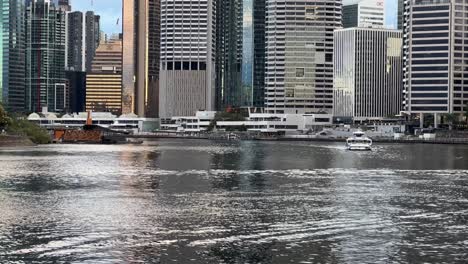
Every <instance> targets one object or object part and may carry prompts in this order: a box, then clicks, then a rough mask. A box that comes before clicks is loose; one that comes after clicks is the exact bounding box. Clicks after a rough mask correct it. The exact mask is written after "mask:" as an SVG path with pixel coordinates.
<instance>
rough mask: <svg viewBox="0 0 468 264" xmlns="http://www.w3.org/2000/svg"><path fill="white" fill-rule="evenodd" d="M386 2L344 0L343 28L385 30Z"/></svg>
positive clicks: (376, 0) (378, 0)
mask: <svg viewBox="0 0 468 264" xmlns="http://www.w3.org/2000/svg"><path fill="white" fill-rule="evenodd" d="M384 26H385V0H344V1H343V27H344V28H349V27H365V28H383V27H384Z"/></svg>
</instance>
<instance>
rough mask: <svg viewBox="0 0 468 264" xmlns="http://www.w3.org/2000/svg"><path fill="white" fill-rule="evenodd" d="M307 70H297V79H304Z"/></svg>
mask: <svg viewBox="0 0 468 264" xmlns="http://www.w3.org/2000/svg"><path fill="white" fill-rule="evenodd" d="M304 75H305V70H304V68H296V78H304Z"/></svg>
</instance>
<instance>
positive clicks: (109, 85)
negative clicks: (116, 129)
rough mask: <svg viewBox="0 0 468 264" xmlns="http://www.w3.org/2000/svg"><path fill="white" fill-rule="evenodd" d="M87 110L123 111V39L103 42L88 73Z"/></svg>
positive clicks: (116, 112)
mask: <svg viewBox="0 0 468 264" xmlns="http://www.w3.org/2000/svg"><path fill="white" fill-rule="evenodd" d="M86 110H87V111H94V112H112V113H114V114H120V113H121V112H122V40H121V39H112V40H110V41H109V42H107V43H101V44H100V45H99V47H98V49H97V50H96V55H95V56H94V59H93V63H92V67H91V71H90V72H87V73H86Z"/></svg>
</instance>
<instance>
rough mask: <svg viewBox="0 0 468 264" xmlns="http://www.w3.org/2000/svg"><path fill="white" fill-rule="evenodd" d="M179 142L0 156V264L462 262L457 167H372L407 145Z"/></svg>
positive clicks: (466, 203) (462, 178)
mask: <svg viewBox="0 0 468 264" xmlns="http://www.w3.org/2000/svg"><path fill="white" fill-rule="evenodd" d="M184 144H185V143H184V142H173V143H171V142H169V143H167V142H156V143H155V145H154V146H146V145H142V146H89V145H87V146H84V145H78V146H67V145H64V146H44V147H38V148H28V149H26V150H9V151H8V152H2V153H1V154H0V168H1V169H0V212H1V213H0V263H15V262H21V261H24V260H25V259H28V260H34V259H35V258H38V259H41V260H43V262H42V263H54V262H64V263H68V262H70V263H74V262H87V263H100V262H102V263H119V262H123V260H125V261H124V262H127V263H137V262H139V263H171V262H175V263H177V262H178V263H184V261H186V260H190V259H191V260H193V261H191V262H193V263H289V262H291V263H301V262H302V263H339V262H342V263H364V262H368V263H379V262H396V263H407V262H411V261H409V259H408V257H407V256H409V255H411V254H414V252H419V253H420V254H419V255H418V260H420V261H422V262H446V263H457V262H458V263H463V261H464V260H466V258H465V256H464V254H466V253H465V252H466V245H467V244H468V239H467V237H468V225H467V222H466V215H467V214H468V200H467V197H466V194H467V193H468V170H464V169H460V168H459V169H456V168H457V167H456V166H454V167H451V168H452V169H447V168H441V169H440V170H415V169H401V168H400V167H399V166H398V165H395V166H389V167H388V166H382V164H384V163H378V164H374V162H375V160H376V158H379V159H388V160H393V161H395V160H399V159H400V158H402V157H399V156H398V155H400V154H399V153H400V150H405V148H406V146H394V145H376V146H375V150H374V151H372V152H348V151H346V150H345V148H344V146H343V145H341V144H309V143H288V142H285V143H284V142H278V144H276V142H274V143H266V144H264V143H257V142H253V143H245V144H244V143H242V144H231V143H210V142H209V141H203V142H200V141H193V142H189V143H186V145H184ZM423 148H425V149H423V150H432V148H430V147H426V146H423ZM411 150H412V149H410V151H409V152H410V153H411ZM203 153H204V154H203ZM285 153H286V154H285ZM422 153H424V152H422ZM202 154H203V155H202ZM463 154H464V152H460V153H457V155H455V157H456V156H460V155H463ZM285 155H288V156H289V157H293V158H294V159H295V160H294V161H297V163H288V161H287V160H285V159H284V156H285ZM200 156H202V157H203V159H206V160H203V162H206V163H207V164H208V165H207V166H198V165H199V164H198V163H199V162H200V159H197V158H199V157H200ZM402 156H404V155H402ZM337 157H339V158H341V159H343V160H344V161H346V160H348V159H354V160H357V161H367V162H369V163H370V164H372V166H368V167H370V168H367V167H365V168H367V169H365V168H364V167H359V166H358V165H360V163H357V162H356V163H351V164H348V165H349V166H347V165H343V164H345V163H341V162H343V161H341V160H338V161H337V159H338V158H337ZM449 157H450V156H449ZM449 157H445V156H444V157H440V158H439V159H445V158H447V159H448V158H449ZM243 158H244V159H246V160H248V161H252V162H255V163H242V162H245V161H242V159H243ZM403 158H404V157H403ZM314 159H317V160H318V161H317V163H312V161H313V160H314ZM194 160H195V162H194ZM330 160H334V162H330ZM170 162H172V163H174V164H175V165H171V166H167V163H170ZM422 162H425V160H423V161H422ZM322 163H323V164H325V165H323V166H317V165H321V164H322ZM232 164H234V165H235V166H234V165H232ZM245 164H247V165H245ZM291 164H292V165H291ZM329 164H333V165H336V166H337V168H333V167H330V166H329ZM293 165H294V166H293ZM340 165H341V166H342V167H348V168H339V166H340ZM327 166H328V167H327ZM354 166H356V167H357V168H355V169H352V168H353V167H354ZM379 166H382V167H381V168H380V167H379ZM462 168H463V167H462ZM389 256H392V258H391V259H390V258H389Z"/></svg>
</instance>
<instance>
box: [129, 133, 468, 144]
mask: <svg viewBox="0 0 468 264" xmlns="http://www.w3.org/2000/svg"><path fill="white" fill-rule="evenodd" d="M229 134H236V135H238V139H240V140H262V141H309V142H314V141H315V142H346V138H344V137H322V136H315V135H298V136H262V135H260V134H255V133H254V134H249V133H246V132H224V133H220V132H217V133H191V134H188V133H187V134H184V133H166V132H157V133H145V134H138V135H126V136H124V137H126V138H138V139H203V140H225V139H227V138H228V135H229ZM372 141H373V142H374V143H387V144H442V145H452V144H453V145H468V137H457V138H454V137H439V138H433V139H421V138H418V137H407V138H401V139H393V138H390V137H372Z"/></svg>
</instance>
